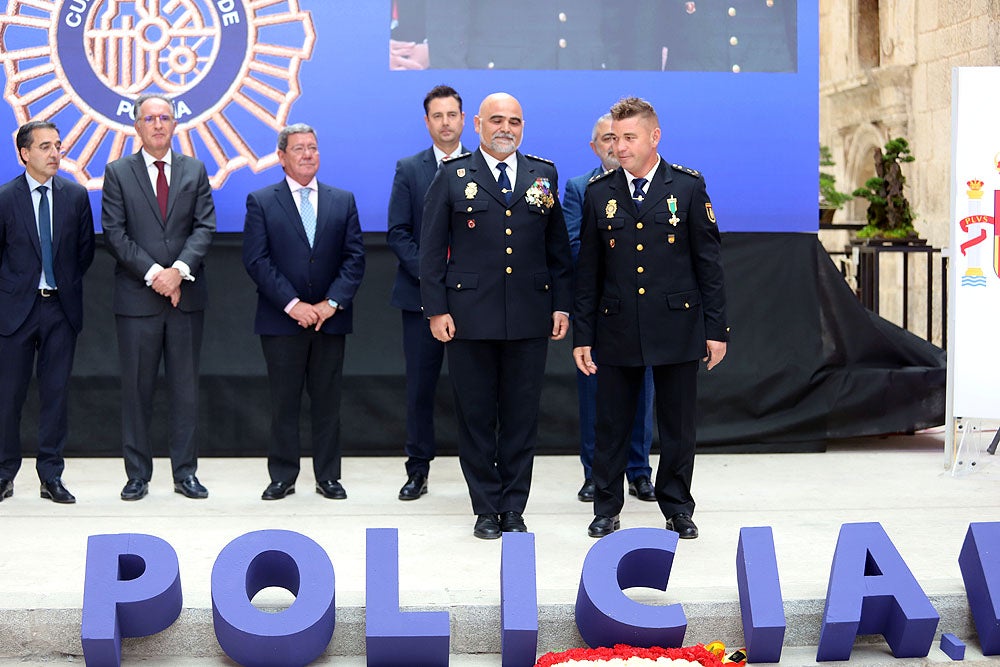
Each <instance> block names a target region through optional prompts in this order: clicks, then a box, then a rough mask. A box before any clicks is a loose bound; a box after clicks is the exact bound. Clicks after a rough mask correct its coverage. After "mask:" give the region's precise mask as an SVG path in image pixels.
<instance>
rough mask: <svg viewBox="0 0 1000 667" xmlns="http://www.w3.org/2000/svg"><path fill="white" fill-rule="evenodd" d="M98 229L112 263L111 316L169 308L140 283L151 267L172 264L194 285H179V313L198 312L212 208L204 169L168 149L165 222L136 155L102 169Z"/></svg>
mask: <svg viewBox="0 0 1000 667" xmlns="http://www.w3.org/2000/svg"><path fill="white" fill-rule="evenodd" d="M101 226H102V227H103V228H104V238H105V241H106V242H107V245H108V250H110V252H111V254H112V255H113V256H114V258H115V259H116V260H117V264H116V265H115V292H114V312H115V314H116V315H129V316H133V317H142V316H146V315H155V314H157V313H160V312H162V311H163V310H164V309H165V308H169V307H170V299H168V298H166V297H163V296H160V295H159V294H157V293H156V292H155V291H153V290H152V289H150V288H149V287H148V286H147V285H146V281H145V280H144V278H145V275H146V272H147V271H149V269H150V267H151V266H153V264H159V265H160V266H162V267H163V268H170V266H171V265H172V264H173V263H174V262H175V261H177V260H180V261H182V262H184V263H185V264H187V265H188V267H190V269H191V275H192V276H193V277H194V281H190V280H183V281H181V300H180V302H179V303H178V304H177V307H178V308H179V309H180V310H183V311H186V312H190V311H197V310H204V308H205V302H206V300H207V296H208V290H207V288H206V286H205V267H204V260H205V254H206V253H207V252H208V247H209V245H210V244H211V243H212V233H213V232H214V231H215V204H214V203H213V201H212V188H211V186H210V185H209V183H208V174H207V172H206V171H205V165H204V164H203V163H202V162H201V161H200V160H196V159H195V158H191V157H187V156H185V155H181V154H180V153H178V152H176V151H174V152H173V156H172V158H171V166H170V196H169V198H168V199H167V219H166V220H164V219H163V217H162V216H161V215H160V207H159V205H158V204H157V203H156V193H155V192H154V191H153V186H152V184H151V183H150V180H149V174H148V172H147V171H146V163H145V161H144V160H143V158H142V153H141V152H139V153H135V154H133V155H129V156H126V157H123V158H121V159H119V160H115V161H114V162H112V163H110V164H108V166H107V167H105V169H104V188H103V190H102V196H101Z"/></svg>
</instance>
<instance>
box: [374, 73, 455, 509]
mask: <svg viewBox="0 0 1000 667" xmlns="http://www.w3.org/2000/svg"><path fill="white" fill-rule="evenodd" d="M424 122H425V123H426V124H427V131H428V132H429V133H430V135H431V141H432V142H433V143H432V144H431V147H430V148H427V149H425V150H422V151H420V152H419V153H417V154H416V155H411V156H410V157H407V158H403V159H402V160H400V161H399V162H397V163H396V176H395V178H393V181H392V194H391V195H389V230H388V232H387V233H386V239H387V240H388V243H389V247H390V248H392V251H393V252H394V253H396V256H397V257H398V258H399V269H398V270H397V271H396V282H395V284H394V285H393V287H392V305H393V306H395V307H396V308H399V309H400V310H401V311H402V313H403V356H404V357H405V359H406V445H405V448H406V456H407V459H406V475H407V479H406V483H405V484H403V488H401V489H400V490H399V499H400V500H416V499H418V498H420V496H421V495H423V494H425V493H427V477H428V475H429V474H430V465H431V460H432V459H433V458H434V453H435V451H436V449H437V448H436V445H435V440H434V392H435V389H436V388H437V381H438V376H439V375H440V373H441V362H442V361H443V360H444V344H443V343H441V341H439V340H436V339H435V338H434V336H432V335H431V331H430V328H428V326H427V319H426V318H425V317H424V314H423V311H422V310H421V308H420V281H419V278H418V276H419V275H420V227H421V220H422V218H423V212H424V195H425V194H427V188H428V187H430V184H431V181H432V180H434V175H435V174H436V173H437V170H438V165H440V164H441V163H442V161H443V160H446V159H448V158H451V157H455V156H457V155H460V154H461V153H462V143H461V141H462V128H463V127H465V112H463V111H462V98H461V97H460V96H459V94H458V93H457V92H456V91H455V89H454V88H452V87H451V86H435V87H434V88H432V89H431V91H430V92H429V93H427V96H426V97H425V98H424Z"/></svg>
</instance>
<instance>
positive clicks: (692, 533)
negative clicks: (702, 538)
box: [667, 512, 698, 540]
mask: <svg viewBox="0 0 1000 667" xmlns="http://www.w3.org/2000/svg"><path fill="white" fill-rule="evenodd" d="M667 530H672V531H674V532H675V533H677V535H678V536H679V537H680V538H681V539H682V540H693V539H694V538H696V537H698V526H696V525H694V521H692V520H691V515H690V514H685V513H683V512H680V513H678V514H675V515H673V516H672V517H670V518H669V519H667Z"/></svg>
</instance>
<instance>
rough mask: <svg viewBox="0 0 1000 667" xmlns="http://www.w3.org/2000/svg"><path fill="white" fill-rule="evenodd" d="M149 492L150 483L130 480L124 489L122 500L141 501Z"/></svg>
mask: <svg viewBox="0 0 1000 667" xmlns="http://www.w3.org/2000/svg"><path fill="white" fill-rule="evenodd" d="M148 492H149V482H147V481H146V480H144V479H130V480H129V481H128V483H126V484H125V488H124V489H122V500H139V499H141V498H145V497H146V494H147V493H148Z"/></svg>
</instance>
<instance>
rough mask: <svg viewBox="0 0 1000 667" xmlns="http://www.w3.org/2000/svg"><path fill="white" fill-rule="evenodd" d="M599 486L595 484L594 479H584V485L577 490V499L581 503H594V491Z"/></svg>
mask: <svg viewBox="0 0 1000 667" xmlns="http://www.w3.org/2000/svg"><path fill="white" fill-rule="evenodd" d="M596 490H597V488H596V487H595V486H594V480H592V479H590V478H589V477H588V478H587V479H585V480H583V486H581V487H580V490H579V491H577V492H576V497H577V500H579V501H580V502H581V503H592V502H594V492H595V491H596Z"/></svg>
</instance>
